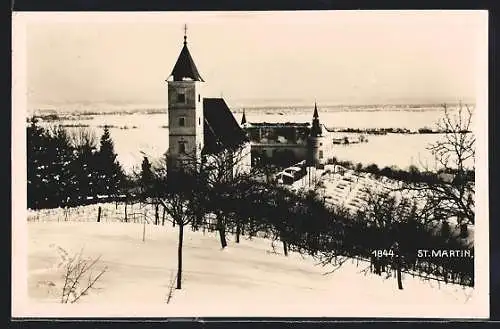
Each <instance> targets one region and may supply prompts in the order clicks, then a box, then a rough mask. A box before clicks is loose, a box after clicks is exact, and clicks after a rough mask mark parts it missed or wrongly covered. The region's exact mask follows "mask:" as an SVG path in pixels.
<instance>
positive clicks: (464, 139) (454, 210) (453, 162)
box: [404, 104, 476, 230]
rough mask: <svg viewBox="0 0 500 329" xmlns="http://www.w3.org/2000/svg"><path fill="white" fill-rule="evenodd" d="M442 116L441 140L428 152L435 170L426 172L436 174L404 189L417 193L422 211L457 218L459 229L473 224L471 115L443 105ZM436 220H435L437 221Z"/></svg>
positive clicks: (462, 108)
mask: <svg viewBox="0 0 500 329" xmlns="http://www.w3.org/2000/svg"><path fill="white" fill-rule="evenodd" d="M443 108H444V116H443V118H441V119H440V120H439V122H438V123H437V129H438V131H440V132H442V133H443V134H442V136H443V138H441V139H440V140H438V141H436V142H435V143H433V144H431V145H430V146H429V147H428V150H429V151H430V152H431V153H432V155H433V156H434V159H435V161H436V168H434V170H430V168H428V166H427V165H426V166H425V167H427V168H426V169H427V170H428V171H434V172H437V173H438V174H439V175H438V176H437V178H436V179H434V180H433V181H430V182H421V183H407V184H405V186H404V189H407V190H410V191H413V192H416V194H417V196H418V197H419V198H420V199H425V200H427V202H426V205H425V208H426V211H427V212H428V213H430V214H436V215H438V216H437V217H440V216H447V217H448V218H450V217H456V218H457V222H458V224H459V225H460V226H461V229H462V230H464V229H465V230H466V228H467V224H474V222H475V210H474V209H475V201H474V199H475V182H474V170H475V164H474V162H475V141H476V139H475V136H474V134H473V133H472V132H471V124H472V116H473V112H472V110H471V108H470V107H469V106H468V105H462V104H460V105H459V106H458V109H457V110H456V111H453V110H450V109H449V108H448V106H447V105H443ZM438 219H439V218H435V220H438Z"/></svg>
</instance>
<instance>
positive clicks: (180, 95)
mask: <svg viewBox="0 0 500 329" xmlns="http://www.w3.org/2000/svg"><path fill="white" fill-rule="evenodd" d="M185 102H186V94H184V93H178V94H177V103H185Z"/></svg>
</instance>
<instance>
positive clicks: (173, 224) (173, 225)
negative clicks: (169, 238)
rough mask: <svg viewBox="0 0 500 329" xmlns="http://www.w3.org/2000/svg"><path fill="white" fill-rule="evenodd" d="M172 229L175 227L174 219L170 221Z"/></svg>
mask: <svg viewBox="0 0 500 329" xmlns="http://www.w3.org/2000/svg"><path fill="white" fill-rule="evenodd" d="M172 227H175V219H172Z"/></svg>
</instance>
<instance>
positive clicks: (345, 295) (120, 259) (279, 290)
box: [17, 221, 485, 317]
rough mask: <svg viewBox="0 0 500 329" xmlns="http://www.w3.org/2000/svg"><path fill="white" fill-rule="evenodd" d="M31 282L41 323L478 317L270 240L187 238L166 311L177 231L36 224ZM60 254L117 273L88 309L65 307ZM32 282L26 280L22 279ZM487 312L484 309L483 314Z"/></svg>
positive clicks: (427, 287)
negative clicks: (88, 259)
mask: <svg viewBox="0 0 500 329" xmlns="http://www.w3.org/2000/svg"><path fill="white" fill-rule="evenodd" d="M27 225H28V226H27V228H28V241H29V242H28V249H27V250H28V270H27V283H28V294H29V300H30V304H29V305H28V304H27V305H25V306H24V309H23V313H25V314H31V315H35V316H61V315H65V316H68V315H72V316H127V317H128V316H427V317H467V316H478V315H481V314H483V316H484V315H485V313H484V312H482V313H481V312H479V311H481V309H480V308H479V306H480V305H483V304H482V303H481V302H482V301H479V300H478V299H477V298H475V296H474V290H472V289H470V288H463V287H460V286H455V285H443V284H441V285H439V284H438V283H437V282H423V281H421V279H417V278H412V277H411V276H405V277H404V282H403V284H404V290H402V291H401V290H398V289H397V283H396V279H395V278H394V277H391V278H389V279H384V278H382V277H379V276H376V275H373V274H370V273H368V274H365V273H363V270H364V269H365V268H366V267H367V266H368V264H362V263H359V264H356V261H348V262H346V263H345V264H344V265H343V266H342V267H341V268H340V269H339V270H337V271H336V272H334V273H332V274H329V275H324V273H325V272H326V271H327V270H329V269H327V268H322V267H320V266H317V265H316V263H315V262H314V260H312V259H311V258H309V257H304V258H303V257H302V256H301V255H298V254H294V253H291V254H290V255H289V257H285V256H284V255H282V254H281V253H280V252H281V249H280V245H277V252H278V254H275V253H273V249H272V247H271V242H270V241H269V240H265V239H259V238H254V239H253V240H247V239H246V238H243V239H242V241H241V243H240V244H236V243H234V241H231V240H233V239H232V237H229V238H230V242H229V246H228V248H227V249H226V250H223V251H222V250H221V249H220V245H219V242H218V239H217V237H216V235H215V234H214V233H206V234H203V233H202V232H192V231H191V230H190V229H187V230H186V231H185V247H184V280H183V289H182V290H175V291H174V296H173V298H172V300H171V302H170V303H169V304H166V303H165V300H166V296H167V294H168V286H169V281H170V280H171V277H172V275H173V274H174V273H175V270H176V266H177V235H178V230H177V228H172V227H171V226H170V225H168V226H167V225H166V226H154V225H146V226H145V229H146V235H145V237H146V239H145V241H144V242H143V241H142V235H143V229H144V226H143V225H142V224H138V223H137V224H135V223H119V222H116V223H95V222H59V223H58V222H57V221H50V222H30V223H28V224H27ZM57 247H61V248H63V249H65V250H67V251H68V252H69V253H70V254H71V253H76V252H78V251H80V250H81V248H83V254H84V255H86V256H97V255H102V258H101V259H102V260H101V262H100V263H98V267H99V266H107V267H108V270H107V272H106V273H105V274H104V276H103V277H102V280H101V281H99V283H98V284H97V288H98V289H96V290H92V291H91V292H90V293H89V294H88V295H87V296H84V297H82V299H81V300H80V302H79V303H78V304H73V305H68V304H66V305H62V304H58V299H59V298H60V289H61V288H62V284H63V279H62V270H60V269H58V268H57V263H58V262H59V256H58V252H57V250H56V249H57ZM21 278H22V277H19V278H17V280H21ZM483 311H484V309H483Z"/></svg>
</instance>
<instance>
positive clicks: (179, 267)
mask: <svg viewBox="0 0 500 329" xmlns="http://www.w3.org/2000/svg"><path fill="white" fill-rule="evenodd" d="M174 222H175V220H174ZM183 239H184V225H183V224H179V246H178V248H177V289H181V288H182V286H181V284H182V242H183Z"/></svg>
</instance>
